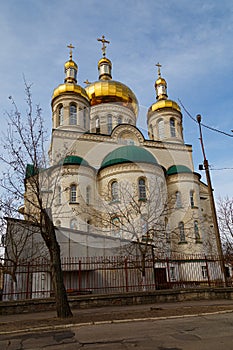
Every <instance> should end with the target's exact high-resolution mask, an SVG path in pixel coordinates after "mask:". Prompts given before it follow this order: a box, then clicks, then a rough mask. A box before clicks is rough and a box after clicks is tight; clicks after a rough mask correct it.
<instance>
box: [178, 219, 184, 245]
mask: <svg viewBox="0 0 233 350" xmlns="http://www.w3.org/2000/svg"><path fill="white" fill-rule="evenodd" d="M179 234H180V242H185V232H184V223H183V222H182V221H181V222H179Z"/></svg>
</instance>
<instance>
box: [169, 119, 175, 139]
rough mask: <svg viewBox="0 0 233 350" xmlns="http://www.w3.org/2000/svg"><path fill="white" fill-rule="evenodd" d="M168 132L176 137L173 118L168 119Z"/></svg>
mask: <svg viewBox="0 0 233 350" xmlns="http://www.w3.org/2000/svg"><path fill="white" fill-rule="evenodd" d="M170 134H171V137H176V127H175V119H174V118H171V119H170Z"/></svg>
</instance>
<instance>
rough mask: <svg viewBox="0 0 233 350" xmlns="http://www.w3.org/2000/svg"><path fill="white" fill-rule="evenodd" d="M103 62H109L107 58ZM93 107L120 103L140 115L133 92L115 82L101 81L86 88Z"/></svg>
mask: <svg viewBox="0 0 233 350" xmlns="http://www.w3.org/2000/svg"><path fill="white" fill-rule="evenodd" d="M101 60H107V59H106V58H105V57H104V58H102V59H101ZM86 92H87V95H88V97H89V99H90V102H91V106H95V105H98V104H100V103H111V102H113V103H114V102H115V103H117V102H119V103H121V104H122V105H123V106H125V107H127V108H129V109H131V110H133V112H134V113H135V115H136V116H137V114H138V101H137V98H136V96H135V95H134V93H133V91H132V90H131V89H130V88H129V87H128V86H126V85H124V84H122V83H120V82H119V81H114V80H99V81H96V82H94V83H92V84H90V85H88V86H87V87H86Z"/></svg>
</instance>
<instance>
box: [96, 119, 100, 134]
mask: <svg viewBox="0 0 233 350" xmlns="http://www.w3.org/2000/svg"><path fill="white" fill-rule="evenodd" d="M95 129H96V133H97V134H99V133H100V118H99V117H98V116H97V117H96V118H95Z"/></svg>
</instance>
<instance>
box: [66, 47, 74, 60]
mask: <svg viewBox="0 0 233 350" xmlns="http://www.w3.org/2000/svg"><path fill="white" fill-rule="evenodd" d="M67 47H68V49H70V60H72V54H73V51H72V49H74V48H75V47H74V46H73V45H72V44H70V45H67Z"/></svg>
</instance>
